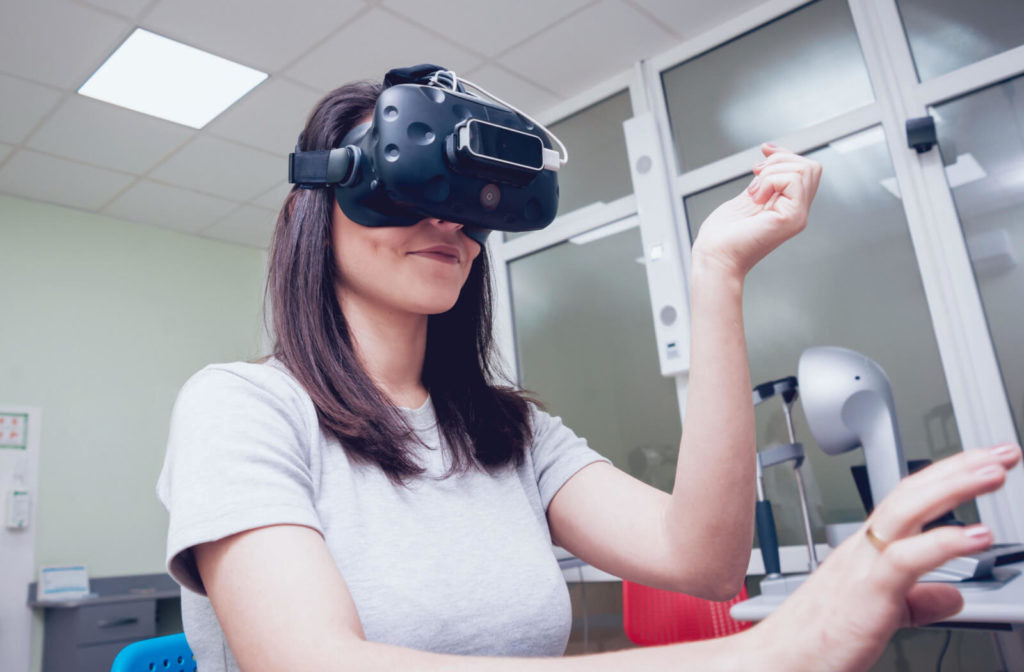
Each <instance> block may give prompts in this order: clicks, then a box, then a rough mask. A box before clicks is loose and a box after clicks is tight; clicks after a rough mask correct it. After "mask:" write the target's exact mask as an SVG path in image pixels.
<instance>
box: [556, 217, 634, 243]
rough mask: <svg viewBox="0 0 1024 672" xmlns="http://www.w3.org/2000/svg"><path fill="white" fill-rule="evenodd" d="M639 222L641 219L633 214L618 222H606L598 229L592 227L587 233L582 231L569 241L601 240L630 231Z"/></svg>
mask: <svg viewBox="0 0 1024 672" xmlns="http://www.w3.org/2000/svg"><path fill="white" fill-rule="evenodd" d="M639 224H640V219H639V218H637V216H636V215H632V216H630V217H626V218H625V219H620V220H619V221H617V222H612V223H611V224H605V225H604V226H599V227H597V228H596V229H591V230H590V231H587V232H586V233H581V234H580V235H578V236H573V237H572V238H570V239H569V242H570V243H574V244H576V245H585V244H587V243H592V242H594V241H595V240H601V239H602V238H607V237H608V236H614V235H615V234H616V233H622V232H623V231H629V230H630V229H632V228H633V227H635V226H638V225H639Z"/></svg>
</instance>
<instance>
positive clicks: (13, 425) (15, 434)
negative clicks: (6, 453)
mask: <svg viewBox="0 0 1024 672" xmlns="http://www.w3.org/2000/svg"><path fill="white" fill-rule="evenodd" d="M27 430H28V414H27V413H0V449H4V448H8V449H15V450H25V446H27V445H28V443H27V435H28V431H27Z"/></svg>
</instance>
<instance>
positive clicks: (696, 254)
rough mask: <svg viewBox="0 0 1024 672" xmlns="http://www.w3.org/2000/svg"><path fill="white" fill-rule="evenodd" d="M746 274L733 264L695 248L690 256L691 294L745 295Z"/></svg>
mask: <svg viewBox="0 0 1024 672" xmlns="http://www.w3.org/2000/svg"><path fill="white" fill-rule="evenodd" d="M745 277H746V274H745V273H743V272H742V271H741V270H739V269H737V268H735V267H734V266H733V265H732V264H730V263H728V262H727V261H724V260H722V259H719V258H717V257H715V256H712V255H709V254H705V253H704V252H703V251H702V250H701V249H700V248H699V247H697V246H695V247H694V248H693V250H692V251H691V254H690V292H691V294H693V293H695V292H702V291H705V290H710V291H713V292H715V293H718V292H721V291H727V292H735V293H737V294H739V295H742V294H743V281H744V279H745Z"/></svg>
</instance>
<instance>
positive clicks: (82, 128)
mask: <svg viewBox="0 0 1024 672" xmlns="http://www.w3.org/2000/svg"><path fill="white" fill-rule="evenodd" d="M193 133H194V131H193V130H192V129H190V128H186V127H184V126H179V125H178V124H173V123H171V122H169V121H163V120H161V119H157V118H155V117H151V116H149V115H145V114H140V113H138V112H133V111H131V110H126V109H124V108H121V107H117V106H116V105H110V104H108V103H103V102H100V101H98V100H92V99H91V98H86V97H84V96H79V95H77V94H76V95H73V96H71V97H70V98H68V99H67V100H65V101H64V103H63V104H61V106H60V107H59V108H58V109H57V111H56V112H55V113H54V114H53V116H51V117H50V118H49V119H47V120H46V122H45V123H44V124H43V125H42V126H41V127H40V128H39V129H38V130H37V131H36V132H35V133H33V134H32V137H30V138H29V139H28V142H27V143H26V146H28V147H30V148H32V149H38V150H40V151H44V152H48V153H50V154H57V155H60V156H64V157H67V158H69V159H74V160H76V161H81V162H83V163H92V164H95V165H97V166H102V167H104V168H113V169H115V170H121V171H124V172H127V173H136V174H141V173H144V172H146V171H147V170H149V169H150V168H152V167H153V166H155V165H156V164H157V163H159V162H160V161H161V160H162V159H164V158H165V157H166V156H167V155H168V154H169V153H171V152H173V151H174V150H175V149H176V148H178V147H180V146H181V145H182V143H184V142H185V141H186V140H188V139H189V138H190V137H191V136H192V135H193Z"/></svg>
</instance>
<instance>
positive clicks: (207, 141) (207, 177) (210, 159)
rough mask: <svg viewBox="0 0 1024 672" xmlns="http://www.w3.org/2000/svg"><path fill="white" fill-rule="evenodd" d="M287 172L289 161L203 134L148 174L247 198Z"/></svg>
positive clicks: (232, 197) (237, 198)
mask: <svg viewBox="0 0 1024 672" xmlns="http://www.w3.org/2000/svg"><path fill="white" fill-rule="evenodd" d="M282 175H285V176H287V175H288V161H287V158H285V157H276V156H272V155H270V154H267V153H266V152H262V151H260V150H258V149H250V148H248V147H243V146H241V145H238V144H235V143H234V142H228V141H227V140H219V139H217V138H214V137H210V136H203V135H200V136H199V137H197V138H196V139H195V140H194V141H192V142H190V143H189V144H187V145H185V146H184V147H183V148H182V149H180V150H178V152H177V153H176V154H174V155H173V156H171V158H169V159H168V160H167V161H166V162H165V163H163V164H161V165H160V166H157V167H156V168H155V169H154V170H153V171H152V172H151V173H150V174H149V177H151V178H153V179H154V180H159V181H161V182H169V183H171V184H173V185H177V186H179V187H188V188H189V189H195V190H196V191H201V192H203V193H207V194H212V195H214V196H220V197H222V198H227V199H229V200H232V201H247V200H249V199H250V198H253V197H254V196H257V195H259V194H262V193H263V192H265V191H266V190H267V189H269V188H270V187H272V186H274V185H275V184H277V183H278V182H280V180H281V176H282Z"/></svg>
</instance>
